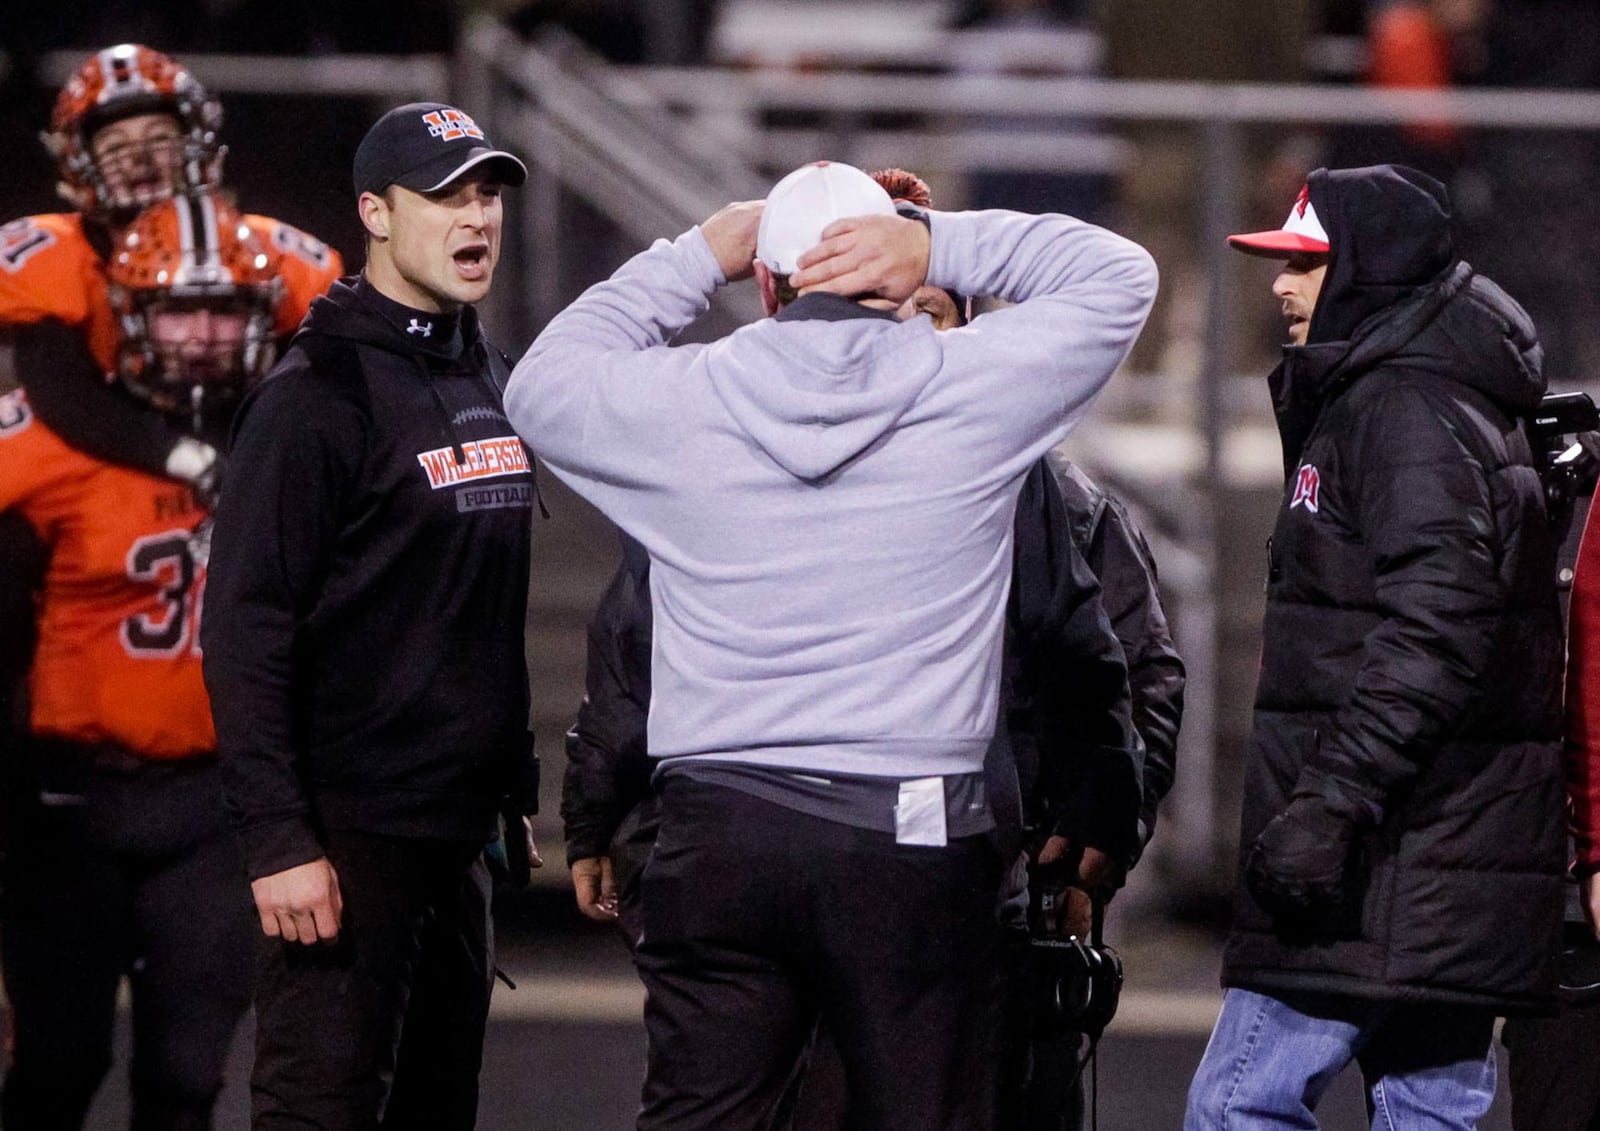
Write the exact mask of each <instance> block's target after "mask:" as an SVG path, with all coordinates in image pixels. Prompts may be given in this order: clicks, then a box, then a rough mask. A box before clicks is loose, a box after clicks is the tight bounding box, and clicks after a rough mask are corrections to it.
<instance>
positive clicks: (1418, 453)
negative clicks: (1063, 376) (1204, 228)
mask: <svg viewBox="0 0 1600 1131" xmlns="http://www.w3.org/2000/svg"><path fill="white" fill-rule="evenodd" d="M1309 189H1310V200H1311V204H1312V207H1314V208H1315V209H1316V212H1317V215H1318V216H1319V217H1320V218H1321V220H1322V223H1323V226H1324V228H1325V229H1326V230H1327V232H1328V234H1329V237H1330V241H1331V245H1332V246H1331V250H1330V254H1329V262H1328V270H1327V275H1326V277H1325V278H1324V281H1323V286H1322V290H1321V294H1320V296H1319V298H1318V302H1317V305H1316V309H1315V311H1314V313H1313V316H1312V320H1311V325H1310V328H1309V333H1308V340H1307V344H1306V345H1305V346H1302V347H1292V346H1291V347H1287V348H1285V350H1284V360H1283V363H1282V364H1281V365H1280V366H1279V367H1278V369H1277V370H1276V371H1275V372H1274V373H1273V375H1272V378H1271V389H1272V395H1273V400H1274V408H1275V411H1276V413H1277V417H1278V423H1279V429H1280V433H1281V435H1282V439H1283V452H1284V468H1285V471H1286V474H1287V484H1286V487H1285V491H1284V496H1283V501H1282V504H1281V506H1280V509H1279V513H1278V520H1277V525H1276V529H1275V531H1274V534H1273V538H1272V541H1271V543H1270V546H1269V550H1270V552H1269V572H1268V578H1267V610H1266V620H1265V625H1264V639H1263V647H1262V657H1261V676H1260V683H1259V686H1258V690H1257V694H1256V708H1255V725H1254V732H1253V735H1252V739H1251V747H1250V751H1249V755H1248V759H1247V763H1246V769H1245V782H1244V814H1243V822H1242V827H1241V860H1242V859H1243V856H1244V854H1245V853H1248V851H1249V849H1250V846H1251V845H1252V843H1253V842H1254V841H1255V839H1256V837H1257V836H1258V835H1259V834H1260V832H1261V831H1262V829H1263V828H1264V827H1265V825H1266V824H1267V822H1268V821H1270V820H1271V819H1272V817H1273V816H1275V815H1276V814H1277V813H1279V812H1281V811H1282V810H1283V809H1284V808H1285V807H1286V806H1287V805H1288V803H1289V800H1290V798H1291V797H1292V796H1294V795H1295V794H1296V793H1297V792H1298V793H1307V792H1311V793H1319V794H1322V795H1324V796H1326V795H1328V794H1330V793H1331V794H1334V795H1337V796H1339V797H1341V798H1343V799H1345V800H1346V801H1347V802H1349V803H1351V804H1352V805H1353V806H1354V808H1355V809H1356V810H1358V811H1359V812H1360V813H1361V818H1360V820H1359V825H1360V828H1359V832H1358V835H1357V838H1356V848H1355V853H1356V855H1355V861H1354V863H1355V867H1354V870H1353V875H1354V876H1355V877H1356V881H1355V883H1354V884H1353V892H1352V894H1350V896H1349V897H1348V899H1347V902H1346V904H1345V905H1344V906H1343V907H1341V908H1340V909H1338V910H1337V911H1336V912H1334V913H1331V914H1329V915H1327V916H1325V917H1324V918H1323V919H1322V920H1321V921H1320V922H1318V923H1317V924H1316V925H1315V926H1314V927H1307V926H1305V925H1303V924H1302V925H1300V926H1295V927H1291V926H1289V925H1287V924H1285V923H1283V922H1274V920H1273V918H1272V917H1271V916H1270V915H1269V914H1268V912H1267V911H1266V910H1265V909H1264V908H1263V907H1261V906H1260V904H1258V903H1257V901H1256V900H1255V899H1254V898H1253V897H1252V895H1251V894H1250V892H1249V891H1248V890H1247V888H1246V887H1245V885H1244V884H1243V883H1241V884H1240V885H1239V889H1238V890H1239V894H1238V901H1237V907H1236V914H1235V922H1234V929H1233V932H1232V935H1231V937H1230V938H1229V940H1228V944H1227V947H1226V950H1225V953H1224V960H1223V982H1224V984H1225V985H1230V986H1242V987H1246V988H1250V989H1255V990H1260V991H1264V992H1273V991H1279V992H1281V991H1295V990H1300V991H1316V992H1328V993H1336V994H1344V995H1351V996H1357V997H1364V998H1387V999H1399V1000H1410V1001H1432V1002H1440V1003H1446V1002H1448V1003H1456V1004H1461V1005H1482V1006H1485V1007H1488V1008H1492V1009H1494V1010H1495V1011H1496V1012H1502V1013H1504V1012H1515V1011H1519V1010H1523V1009H1527V1008H1530V1007H1537V1006H1539V1005H1541V1004H1543V1003H1544V1002H1545V1001H1546V1000H1547V999H1548V998H1549V997H1550V994H1551V992H1552V990H1553V979H1552V971H1551V966H1550V960H1551V958H1552V956H1553V955H1554V954H1555V952H1556V950H1557V949H1558V946H1559V929H1560V923H1561V911H1562V906H1561V905H1562V873H1563V870H1564V864H1565V860H1564V851H1565V840H1564V827H1565V826H1564V810H1563V800H1562V799H1563V794H1562V780H1561V760H1560V745H1559V735H1560V687H1561V682H1560V681H1561V629H1560V622H1559V619H1558V612H1557V603H1556V592H1555V578H1554V572H1555V565H1554V548H1553V545H1552V539H1551V536H1550V531H1549V528H1548V524H1547V519H1546V515H1545V507H1544V497H1543V492H1542V490H1541V486H1540V481H1539V477H1538V474H1537V473H1536V471H1535V469H1534V467H1533V463H1532V457H1531V454H1530V450H1529V445H1528V439H1527V435H1526V432H1525V429H1524V427H1523V425H1522V423H1521V418H1522V417H1523V416H1524V415H1525V414H1527V413H1529V412H1531V411H1532V410H1533V409H1534V408H1535V407H1536V406H1537V404H1538V403H1539V399H1540V397H1541V396H1542V394H1543V392H1544V379H1543V377H1542V376H1541V373H1540V349H1539V346H1538V344H1537V342H1536V339H1535V335H1534V331H1533V327H1532V324H1531V323H1530V321H1529V319H1528V317H1527V315H1526V314H1525V313H1524V312H1523V310H1522V309H1521V308H1520V307H1519V306H1518V305H1517V304H1516V303H1515V302H1514V301H1512V300H1511V299H1510V298H1509V297H1508V296H1507V295H1506V294H1505V293H1504V292H1503V291H1502V290H1500V288H1499V287H1497V286H1496V285H1495V284H1494V283H1492V282H1490V281H1489V280H1488V279H1486V278H1484V277H1482V276H1480V275H1476V274H1475V273H1474V272H1473V271H1472V269H1471V268H1470V267H1469V266H1468V265H1467V264H1466V263H1464V262H1462V261H1460V260H1459V259H1457V258H1456V257H1455V255H1454V252H1453V250H1452V245H1451V241H1450V235H1449V226H1448V225H1449V214H1448V201H1447V199H1446V196H1445V192H1444V189H1443V187H1442V186H1441V185H1439V184H1438V183H1437V182H1434V181H1432V180H1431V179H1430V178H1427V177H1425V176H1423V175H1422V174H1419V173H1415V172H1413V171H1411V170H1407V169H1402V168H1398V167H1392V166H1380V167H1376V168H1372V169H1354V170H1339V171H1331V172H1330V171H1327V170H1318V171H1317V172H1315V173H1313V174H1312V175H1311V178H1310V181H1309Z"/></svg>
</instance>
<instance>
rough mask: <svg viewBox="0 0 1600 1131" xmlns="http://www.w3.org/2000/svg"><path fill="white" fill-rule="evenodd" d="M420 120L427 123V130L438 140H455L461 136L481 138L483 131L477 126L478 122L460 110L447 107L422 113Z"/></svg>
mask: <svg viewBox="0 0 1600 1131" xmlns="http://www.w3.org/2000/svg"><path fill="white" fill-rule="evenodd" d="M422 120H423V121H424V122H427V123H428V132H429V133H430V134H432V135H433V136H434V137H436V138H438V139H439V140H440V141H455V140H456V139H457V138H463V137H475V138H477V139H478V140H479V141H482V140H483V131H482V130H480V129H479V128H478V123H477V122H474V121H473V120H472V119H471V118H469V117H467V116H466V115H465V114H463V113H462V112H461V111H460V110H453V109H450V108H448V107H446V108H445V109H443V110H429V111H428V112H427V113H426V114H424V115H422Z"/></svg>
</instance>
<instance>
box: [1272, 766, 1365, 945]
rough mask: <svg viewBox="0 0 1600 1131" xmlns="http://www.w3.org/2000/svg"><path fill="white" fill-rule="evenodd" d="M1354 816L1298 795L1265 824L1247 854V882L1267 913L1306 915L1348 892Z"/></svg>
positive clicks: (1322, 800) (1313, 796)
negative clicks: (1347, 878) (1347, 884)
mask: <svg viewBox="0 0 1600 1131" xmlns="http://www.w3.org/2000/svg"><path fill="white" fill-rule="evenodd" d="M1355 836H1356V821H1355V818H1354V817H1353V816H1352V815H1350V814H1348V813H1345V812H1341V811H1338V810H1337V809H1336V807H1334V806H1332V805H1330V803H1329V801H1328V799H1327V798H1325V797H1322V796H1318V795H1316V794H1302V795H1300V796H1297V797H1295V798H1294V799H1293V800H1291V801H1290V802H1289V807H1288V808H1287V809H1285V810H1284V811H1283V812H1282V813H1279V814H1278V815H1277V816H1276V817H1274V818H1272V820H1271V821H1270V822H1268V823H1267V827H1266V828H1264V829H1262V830H1261V835H1260V836H1258V837H1256V841H1255V843H1254V844H1253V845H1251V846H1250V853H1249V855H1248V856H1246V857H1245V884H1246V886H1247V887H1248V888H1249V889H1250V894H1251V895H1253V896H1255V898H1256V901H1257V902H1258V903H1260V904H1261V906H1262V907H1264V908H1265V909H1266V910H1267V911H1268V912H1269V913H1270V914H1273V915H1281V916H1288V917H1292V918H1304V917H1306V916H1310V915H1314V914H1316V913H1317V912H1320V911H1324V910H1326V909H1328V908H1331V907H1336V906H1338V905H1339V904H1341V903H1343V902H1344V900H1345V897H1346V895H1347V894H1348V893H1347V891H1346V877H1347V875H1348V874H1349V869H1350V849H1351V845H1352V844H1353V843H1354V841H1355Z"/></svg>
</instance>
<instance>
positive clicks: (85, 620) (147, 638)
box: [0, 390, 217, 758]
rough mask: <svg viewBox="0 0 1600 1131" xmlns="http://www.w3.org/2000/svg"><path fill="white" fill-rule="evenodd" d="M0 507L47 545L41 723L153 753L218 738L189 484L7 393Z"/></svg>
mask: <svg viewBox="0 0 1600 1131" xmlns="http://www.w3.org/2000/svg"><path fill="white" fill-rule="evenodd" d="M0 510H14V511H17V512H18V513H20V514H21V515H22V516H23V517H24V518H25V519H27V521H28V523H29V524H30V525H31V526H32V527H33V528H34V530H36V531H37V532H38V533H39V536H40V537H41V538H42V539H43V540H44V542H45V544H46V546H47V547H48V549H49V552H50V564H49V567H48V569H47V570H46V573H45V585H44V593H43V597H42V599H41V603H40V609H39V643H38V648H37V650H36V652H35V655H34V661H33V668H32V671H31V672H30V674H29V693H30V696H31V699H32V716H31V729H32V731H33V733H34V734H37V735H41V736H49V737H53V738H62V739H67V740H70V741H74V742H85V743H101V742H104V743H111V744H114V745H116V746H120V747H122V748H123V749H125V750H128V751H130V752H132V753H135V754H139V755H143V756H144V757H147V758H182V757H186V756H189V755H193V754H201V753H206V752H209V751H212V750H215V749H216V744H217V739H216V733H215V731H214V730H213V729H212V725H211V706H210V702H209V701H208V700H207V698H206V689H205V684H204V682H203V681H202V679H201V674H200V633H199V622H200V602H201V594H202V592H203V590H204V586H205V563H204V562H203V561H202V560H198V557H203V554H202V555H199V556H198V557H197V554H196V552H195V548H194V546H193V545H192V541H193V538H192V536H193V534H194V532H195V528H196V527H197V526H198V525H199V524H200V522H201V520H202V519H203V518H205V517H206V512H205V510H204V509H202V508H201V507H200V505H199V504H198V503H196V502H195V499H194V496H193V495H192V494H190V492H189V489H188V488H187V487H185V486H183V485H182V484H179V483H175V482H172V481H170V480H166V479H160V478H157V477H155V476H151V475H145V474H142V473H140V472H136V471H129V470H127V469H124V468H120V467H116V466H114V465H112V464H108V463H103V462H101V461H99V460H96V459H92V458H90V457H89V456H86V455H84V454H83V453H81V452H79V451H76V450H75V449H73V448H70V447H68V446H67V445H66V444H65V443H64V442H63V441H62V440H61V439H60V438H59V437H58V436H56V434H55V433H53V432H51V431H50V429H49V428H47V427H46V426H45V425H44V424H43V423H42V422H41V421H39V420H37V419H35V418H34V416H33V414H32V411H31V410H30V409H29V407H28V401H27V397H26V395H25V394H24V393H23V392H22V391H21V390H18V391H16V392H12V393H8V394H6V395H5V396H3V397H0Z"/></svg>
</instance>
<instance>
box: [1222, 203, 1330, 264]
mask: <svg viewBox="0 0 1600 1131" xmlns="http://www.w3.org/2000/svg"><path fill="white" fill-rule="evenodd" d="M1228 244H1229V246H1231V247H1232V248H1233V249H1234V250H1236V251H1242V252H1244V253H1245V254H1246V255H1259V256H1261V257H1263V258H1266V259H1287V258H1289V256H1291V255H1296V254H1298V253H1300V252H1313V253H1320V252H1326V251H1327V250H1328V246H1329V245H1328V233H1327V231H1326V230H1325V229H1324V228H1323V227H1322V221H1321V220H1319V219H1318V218H1317V210H1316V209H1315V208H1313V207H1311V189H1310V186H1306V187H1304V188H1302V189H1301V190H1300V195H1299V196H1298V197H1296V198H1295V202H1294V207H1293V208H1291V209H1289V218H1288V219H1287V220H1285V221H1284V222H1283V227H1281V228H1273V229H1272V230H1271V231H1266V232H1242V233H1240V234H1239V235H1236V236H1229V237H1228Z"/></svg>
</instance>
